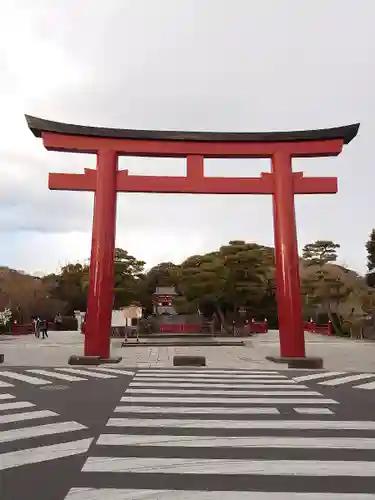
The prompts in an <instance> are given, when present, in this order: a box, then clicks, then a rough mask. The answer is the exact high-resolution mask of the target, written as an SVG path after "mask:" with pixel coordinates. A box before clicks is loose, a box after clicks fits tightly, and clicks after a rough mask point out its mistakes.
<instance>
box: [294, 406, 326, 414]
mask: <svg viewBox="0 0 375 500" xmlns="http://www.w3.org/2000/svg"><path fill="white" fill-rule="evenodd" d="M293 410H294V411H295V412H297V413H301V414H302V415H333V411H332V410H330V409H329V408H307V407H306V408H303V407H301V408H293Z"/></svg>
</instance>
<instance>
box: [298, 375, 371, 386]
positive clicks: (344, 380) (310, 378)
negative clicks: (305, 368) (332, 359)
mask: <svg viewBox="0 0 375 500" xmlns="http://www.w3.org/2000/svg"><path fill="white" fill-rule="evenodd" d="M293 380H294V381H295V382H307V383H308V382H315V383H316V384H319V385H323V386H327V387H338V386H342V385H345V384H350V385H351V386H352V387H353V388H354V389H365V390H374V389H375V373H350V372H326V371H320V372H318V373H308V374H304V375H299V376H296V377H294V378H293ZM365 380H366V382H363V383H360V384H358V382H359V381H365Z"/></svg>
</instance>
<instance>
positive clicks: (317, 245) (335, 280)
mask: <svg viewBox="0 0 375 500" xmlns="http://www.w3.org/2000/svg"><path fill="white" fill-rule="evenodd" d="M338 248H340V245H338V244H337V243H334V242H333V241H327V240H317V241H315V242H314V243H310V244H308V245H306V246H305V247H304V248H303V253H302V255H303V259H305V263H306V264H307V265H308V267H309V268H310V269H309V272H308V273H307V275H306V276H305V277H304V279H303V280H302V293H303V294H304V295H305V303H306V304H307V305H309V306H310V307H311V306H312V307H313V308H316V307H320V308H321V309H323V311H324V312H325V313H327V314H328V317H329V318H330V320H331V321H332V324H333V327H334V328H335V331H336V332H337V333H340V332H341V330H340V324H339V321H338V319H337V318H338V316H337V310H338V307H339V304H340V303H341V302H342V301H344V300H345V299H347V298H348V296H349V295H350V294H351V293H352V289H351V288H350V287H349V286H348V285H347V284H346V283H345V282H344V281H343V280H342V279H341V278H340V277H339V276H338V275H337V274H336V275H335V273H334V270H333V269H332V267H329V264H331V263H333V262H335V261H336V260H337V249H338Z"/></svg>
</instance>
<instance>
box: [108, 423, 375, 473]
mask: <svg viewBox="0 0 375 500" xmlns="http://www.w3.org/2000/svg"><path fill="white" fill-rule="evenodd" d="M107 426H108V427H175V428H179V429H184V428H188V429H282V430H285V429H294V430H296V429H298V430H314V429H318V430H340V431H341V430H356V431H360V430H364V431H373V430H375V422H371V421H350V420H349V421H341V420H197V419H194V420H193V419H191V420H190V419H177V418H165V419H162V418H160V419H159V418H156V419H153V418H110V419H109V420H108V423H107ZM374 466H375V462H374Z"/></svg>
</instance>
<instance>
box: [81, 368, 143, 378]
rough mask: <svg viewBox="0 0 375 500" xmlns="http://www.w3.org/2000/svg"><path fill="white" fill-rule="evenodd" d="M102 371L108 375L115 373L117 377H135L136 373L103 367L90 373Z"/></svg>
mask: <svg viewBox="0 0 375 500" xmlns="http://www.w3.org/2000/svg"><path fill="white" fill-rule="evenodd" d="M91 370H93V371H97V370H98V371H102V372H108V373H115V374H117V375H131V376H132V375H134V373H135V372H131V371H129V370H121V369H120V368H103V367H102V366H96V367H95V368H90V371H91Z"/></svg>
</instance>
